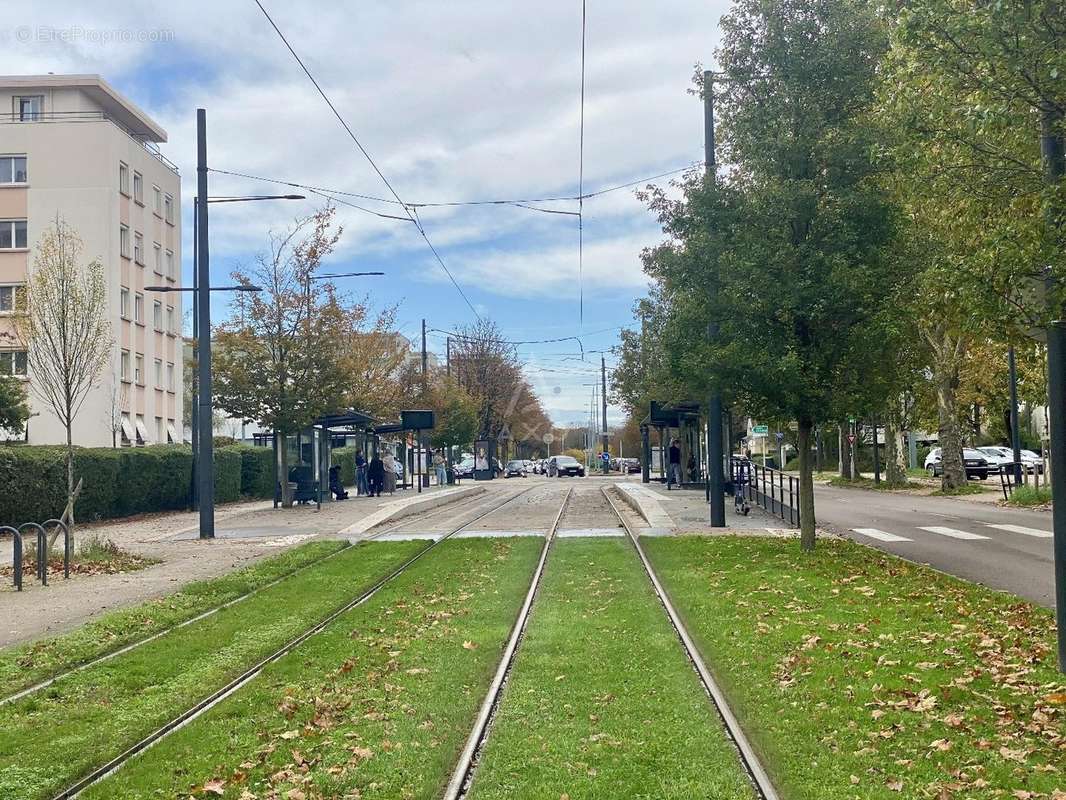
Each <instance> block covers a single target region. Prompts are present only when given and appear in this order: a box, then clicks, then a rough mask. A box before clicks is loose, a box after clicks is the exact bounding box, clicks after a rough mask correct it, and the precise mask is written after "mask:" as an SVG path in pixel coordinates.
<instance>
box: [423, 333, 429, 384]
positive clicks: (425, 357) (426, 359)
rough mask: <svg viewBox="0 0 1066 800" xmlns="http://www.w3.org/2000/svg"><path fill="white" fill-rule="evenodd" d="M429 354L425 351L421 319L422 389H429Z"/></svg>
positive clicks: (424, 336)
mask: <svg viewBox="0 0 1066 800" xmlns="http://www.w3.org/2000/svg"><path fill="white" fill-rule="evenodd" d="M428 364H429V356H428V354H427V353H426V321H425V320H422V391H423V392H425V391H427V390H428V389H429V375H428V374H427V373H428Z"/></svg>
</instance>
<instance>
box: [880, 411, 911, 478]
mask: <svg viewBox="0 0 1066 800" xmlns="http://www.w3.org/2000/svg"><path fill="white" fill-rule="evenodd" d="M898 422H899V410H898V408H897V407H896V404H895V403H890V404H889V409H888V413H887V414H886V415H885V480H886V481H887V483H888V485H889V486H906V484H907V473H906V471H905V470H904V469H901V468H900V460H899V456H900V447H899V435H900V432H899V427H898Z"/></svg>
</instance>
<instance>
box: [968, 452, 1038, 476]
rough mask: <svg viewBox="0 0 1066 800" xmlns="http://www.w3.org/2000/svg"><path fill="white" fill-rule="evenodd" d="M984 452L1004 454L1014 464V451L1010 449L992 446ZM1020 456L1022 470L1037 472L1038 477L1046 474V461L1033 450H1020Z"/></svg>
mask: <svg viewBox="0 0 1066 800" xmlns="http://www.w3.org/2000/svg"><path fill="white" fill-rule="evenodd" d="M981 450H982V451H984V450H995V451H996V452H998V453H1002V454H1003V456H1004V457H1005V458H1006V459H1007V461H1008V462H1010V463H1011V464H1013V463H1014V451H1013V450H1012V449H1011V448H1009V447H1001V446H1000V445H992V446H990V447H987V448H986V447H982V448H981ZM1019 455H1020V456H1021V457H1022V468H1023V469H1024V470H1025V471H1026V472H1028V473H1030V474H1031V473H1033V472H1036V473H1037V474H1038V475H1043V474H1044V459H1043V458H1042V457H1041V456H1040V455H1039V454H1037V453H1034V452H1033V451H1032V450H1020V451H1019Z"/></svg>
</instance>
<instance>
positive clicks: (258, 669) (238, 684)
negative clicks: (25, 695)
mask: <svg viewBox="0 0 1066 800" xmlns="http://www.w3.org/2000/svg"><path fill="white" fill-rule="evenodd" d="M533 488H534V487H530V488H528V489H525V490H523V491H520V492H517V493H515V494H511V495H509V496H507V497H505V498H503V499H502V500H500V501H498V502H494V503H489V504H485V503H483V502H482V503H481V504H478V507H479V508H480V507H484V506H485V505H489V506H490V507H489V508H487V509H486V510H484V511H481V512H480V513H478V514H477V515H476V516H474V517H473V518H471V519H467V520H465V521H463V522H462V524H460V525H457V526H455V527H452V528H450V529H449V530H447V531H446V532H444V533H443V534H442V535H441V536H440V537H439V538H436V539H434V540H432V541H430V542H429V543H427V545H426V546H425V547H423V548H422V549H421V550H419V551H418V552H416V553H415V554H414V555H412V556H411V557H410V558H408V559H407V560H405V561H404V562H403V563H401V564H400V565H398V566H397V567H395V568H394V569H392V570H390V571H389V572H388V573H387V574H386V575H384V576H383V577H382V578H380V579H379V580H378V581H376V582H375V583H374V584H373V585H371V586H370V587H369V588H367V589H365V590H363V591H361V592H360V593H359V594H358V595H356V596H355V597H353V598H351V599H350V600H348V601H347V602H345V603H344V604H343V605H341V606H340V607H339V608H337V609H335V610H334V611H332V612H330V613H329V614H328V615H327V616H326V617H324V618H323V619H322V620H320V621H319V622H317V623H315V624H314V625H312V626H310V627H308V628H307V629H305V630H304V631H303V632H302V633H300V634H299V635H297V636H295V637H294V638H292V639H290V640H289V641H288V642H287V643H286V644H284V645H283V646H282V647H280V648H279V649H277V650H275V651H274V652H272V653H271V654H269V655H268V656H266V657H265V658H262V659H261V660H259V661H258V662H257V663H255V664H254V665H253V666H251V667H250V668H248V669H247V670H245V671H244V672H242V673H241V674H240V675H238V676H237V677H235V678H233V679H232V680H230V681H229V682H227V683H226V684H225V685H224V686H222V687H220V688H218V689H216V690H215V691H214V692H212V693H211V694H210V695H208V696H206V697H204V698H203V699H201V700H200V701H198V702H197V703H196V704H195V705H193V706H191V707H189V708H187V709H186V710H184V711H182V712H181V713H180V714H178V715H177V716H175V717H174V718H173V719H171V720H170V721H169V722H167V723H166V724H164V725H162V726H161V727H159V728H157V729H156V730H155V731H153V732H152V733H150V734H148V735H147V736H145V737H144V738H142V739H141V740H139V741H138V742H136V743H135V744H133V745H131V746H130V747H128V748H127V749H126V750H124V751H123V752H122V753H120V754H119V755H117V756H116V757H114V758H112V759H111V760H109V761H107V762H106V763H104V764H102V765H101V766H99V767H97V768H96V769H94V770H92V771H91V772H89V773H88V774H86V775H84V776H82V777H81V778H79V779H78V780H77V781H75V782H74V783H72V784H71V785H70V786H68V787H67V788H65V789H63V790H62V791H60V792H58V793H57V794H55V795H53V796H52V797H53V800H69V799H70V798H75V797H77V796H78V795H79V794H80V793H81V792H82V791H84V790H85V789H87V788H89V787H90V786H92V785H94V784H96V783H98V782H99V781H101V780H103V779H104V778H106V777H108V776H109V775H111V774H113V773H115V772H117V771H118V770H119V769H121V768H122V766H123V765H124V764H125V763H126V762H128V761H129V760H130V759H132V758H134V757H135V756H136V755H137V754H139V753H141V752H143V751H144V750H146V749H148V748H149V747H151V746H152V745H154V744H155V743H157V742H159V741H160V740H162V739H164V738H166V737H167V736H169V735H170V734H171V733H173V732H175V731H177V730H179V729H180V728H182V727H184V726H185V725H187V724H189V723H190V722H192V721H193V720H195V719H196V718H198V717H199V716H201V715H202V714H204V713H205V712H206V711H208V710H210V709H211V708H213V707H214V706H216V705H217V704H219V703H220V702H222V701H224V700H225V699H226V698H228V697H230V696H231V695H233V694H234V693H236V692H237V691H239V690H240V689H241V688H243V687H244V686H246V685H247V684H248V683H250V682H251V681H252V680H254V679H255V678H256V677H257V676H259V675H260V674H261V673H262V672H263V670H265V669H266V668H267V667H268V666H270V665H271V664H273V663H274V662H276V661H279V660H280V659H282V658H284V657H285V656H286V655H288V654H289V653H291V652H292V651H293V650H295V649H296V648H297V647H299V646H300V645H301V644H303V643H304V642H305V641H307V640H308V639H310V638H311V637H312V636H314V635H315V634H317V633H319V632H321V631H323V630H325V629H326V628H327V627H328V626H329V625H330V624H332V623H333V622H334V621H336V620H337V619H338V618H339V617H341V616H342V615H343V614H346V613H347V612H349V611H351V610H353V609H355V608H357V607H359V606H361V605H363V604H364V603H366V602H367V601H369V600H370V599H371V598H372V597H374V595H376V594H377V593H378V592H379V591H380V590H381V589H383V588H384V587H385V586H386V585H388V584H389V583H390V582H391V581H393V580H394V579H395V578H397V577H398V576H400V575H402V574H403V573H404V572H406V571H407V570H408V569H409V568H410V567H411V566H413V565H414V564H415V563H416V562H418V561H420V560H421V559H422V558H423V557H424V556H426V555H427V554H428V553H430V552H431V551H433V550H434V549H436V548H437V547H438V546H439V545H440V544H441V543H443V542H445V541H447V540H448V539H451V538H452V537H454V536H455V535H456V534H458V533H460V532H462V531H463V530H464V529H466V528H468V527H469V526H471V525H473V524H475V523H476V522H478V521H480V520H482V519H484V518H485V517H488V516H489V515H491V514H494V513H496V512H498V511H499V510H500V509H501V508H503V507H504V506H506V505H507V504H509V503H511V502H513V501H514V500H516V499H517V498H519V497H521V496H522V495H524V494H526V493H527V492H529V491H532V489H533ZM438 510H439V509H435V510H434V511H438ZM449 510H451V511H453V512H454V511H455V508H454V506H453V507H451V508H450V509H449ZM411 524H412V520H411V519H410V518H408V519H405V520H403V521H402V523H398V524H397V525H396V526H389V528H386V529H385V530H383V531H380V532H379V533H378V534H375V536H373V537H368V538H369V539H374V538H378V537H379V536H382V535H384V534H386V533H389V532H392V531H394V530H397V529H398V528H399V527H401V526H403V527H406V526H410V525H411ZM346 551H347V548H345V549H344V550H341V551H339V552H346ZM320 561H321V559H320ZM231 602H232V601H231ZM156 638H158V637H156ZM112 657H113V656H112ZM83 668H84V667H83ZM54 680H56V679H53V681H54Z"/></svg>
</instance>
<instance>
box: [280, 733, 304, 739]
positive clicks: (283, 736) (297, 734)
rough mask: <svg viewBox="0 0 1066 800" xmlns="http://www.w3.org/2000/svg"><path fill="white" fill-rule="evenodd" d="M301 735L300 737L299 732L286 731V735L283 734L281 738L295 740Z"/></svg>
mask: <svg viewBox="0 0 1066 800" xmlns="http://www.w3.org/2000/svg"><path fill="white" fill-rule="evenodd" d="M299 735H300V732H299V731H285V733H283V734H281V738H282V739H295V738H296V737H297V736H299Z"/></svg>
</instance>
